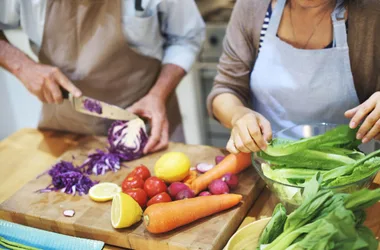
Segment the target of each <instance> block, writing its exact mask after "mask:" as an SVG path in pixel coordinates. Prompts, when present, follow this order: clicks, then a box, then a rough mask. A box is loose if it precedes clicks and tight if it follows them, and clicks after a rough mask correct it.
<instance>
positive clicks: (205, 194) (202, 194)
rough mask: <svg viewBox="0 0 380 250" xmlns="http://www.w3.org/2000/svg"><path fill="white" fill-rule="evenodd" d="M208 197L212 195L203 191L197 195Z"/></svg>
mask: <svg viewBox="0 0 380 250" xmlns="http://www.w3.org/2000/svg"><path fill="white" fill-rule="evenodd" d="M210 195H212V193H210V192H209V191H203V192H201V193H200V194H198V196H210Z"/></svg>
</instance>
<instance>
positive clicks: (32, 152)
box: [0, 129, 380, 250]
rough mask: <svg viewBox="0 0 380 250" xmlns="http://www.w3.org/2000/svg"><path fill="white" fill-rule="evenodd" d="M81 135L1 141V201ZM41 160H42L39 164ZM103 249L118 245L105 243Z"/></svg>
mask: <svg viewBox="0 0 380 250" xmlns="http://www.w3.org/2000/svg"><path fill="white" fill-rule="evenodd" d="M80 138H81V137H80V136H77V135H72V134H67V133H58V132H51V131H45V132H41V131H38V130H36V129H22V130H20V131H18V132H16V133H14V134H12V135H11V136H9V137H8V138H6V139H4V140H3V141H1V142H0V162H1V165H0V173H1V175H0V203H1V202H3V201H5V200H6V199H8V198H9V197H10V196H11V195H12V194H14V193H15V192H16V191H17V190H18V189H20V188H21V187H22V186H24V185H25V184H26V183H27V182H28V181H30V180H31V179H32V178H35V177H36V176H37V175H38V174H40V173H41V172H43V171H44V170H46V166H50V165H53V164H54V163H55V162H56V160H57V158H58V157H59V156H60V155H62V154H63V153H64V152H65V151H66V150H68V149H69V148H70V147H73V146H75V145H76V144H77V142H78V140H79V139H80ZM41 162H43V164H41ZM379 185H380V175H378V176H377V178H376V179H375V181H374V187H378V186H379ZM277 202H278V201H277V200H276V198H275V197H274V196H273V195H271V193H270V192H269V190H268V189H264V190H263V192H262V193H261V195H260V197H259V198H258V200H257V201H256V202H255V203H254V205H253V207H252V208H251V210H250V211H249V212H248V214H247V216H246V218H245V219H244V221H243V222H242V224H241V225H240V227H243V226H245V225H247V224H248V223H251V222H253V221H255V220H257V219H260V218H262V217H268V216H270V215H271V213H272V211H273V208H274V206H275V205H276V204H277ZM379 211H380V203H377V204H376V205H374V206H373V207H371V208H370V209H368V211H367V218H368V219H367V221H366V225H367V226H369V227H370V228H371V229H372V230H373V231H374V232H375V234H376V236H377V237H379V236H380V213H379ZM104 249H107V250H111V249H120V248H117V247H113V246H108V245H106V246H105V248H104Z"/></svg>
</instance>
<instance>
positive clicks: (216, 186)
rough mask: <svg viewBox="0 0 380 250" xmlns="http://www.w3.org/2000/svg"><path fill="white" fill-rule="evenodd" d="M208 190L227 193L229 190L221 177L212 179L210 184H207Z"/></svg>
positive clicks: (215, 192) (213, 192) (214, 192)
mask: <svg viewBox="0 0 380 250" xmlns="http://www.w3.org/2000/svg"><path fill="white" fill-rule="evenodd" d="M208 190H209V191H210V192H211V193H212V194H228V193H229V192H230V189H229V188H228V185H227V183H225V182H224V181H222V180H221V179H217V180H214V181H212V182H211V183H210V185H208Z"/></svg>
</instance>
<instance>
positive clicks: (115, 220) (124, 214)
mask: <svg viewBox="0 0 380 250" xmlns="http://www.w3.org/2000/svg"><path fill="white" fill-rule="evenodd" d="M142 214H143V211H142V209H141V207H140V205H139V204H138V203H137V202H136V201H135V200H134V199H133V198H132V197H131V196H129V195H128V194H125V193H118V194H116V195H115V196H114V197H113V200H112V208H111V223H112V226H113V227H114V228H124V227H130V226H132V225H133V224H135V223H136V222H139V221H140V220H141V218H142Z"/></svg>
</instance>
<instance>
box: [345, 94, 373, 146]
mask: <svg viewBox="0 0 380 250" xmlns="http://www.w3.org/2000/svg"><path fill="white" fill-rule="evenodd" d="M344 115H345V116H346V117H347V118H350V119H351V121H350V128H356V127H357V126H358V125H359V124H360V123H361V122H362V121H363V120H364V122H363V123H362V125H361V126H360V128H359V131H358V133H357V134H356V138H357V139H360V140H362V142H363V143H366V142H369V141H370V140H372V139H373V138H375V139H380V92H376V93H374V94H373V95H372V96H371V97H370V98H369V99H368V100H367V101H365V102H363V103H362V104H360V105H359V106H357V107H355V108H353V109H350V110H347V111H346V112H345V113H344Z"/></svg>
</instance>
